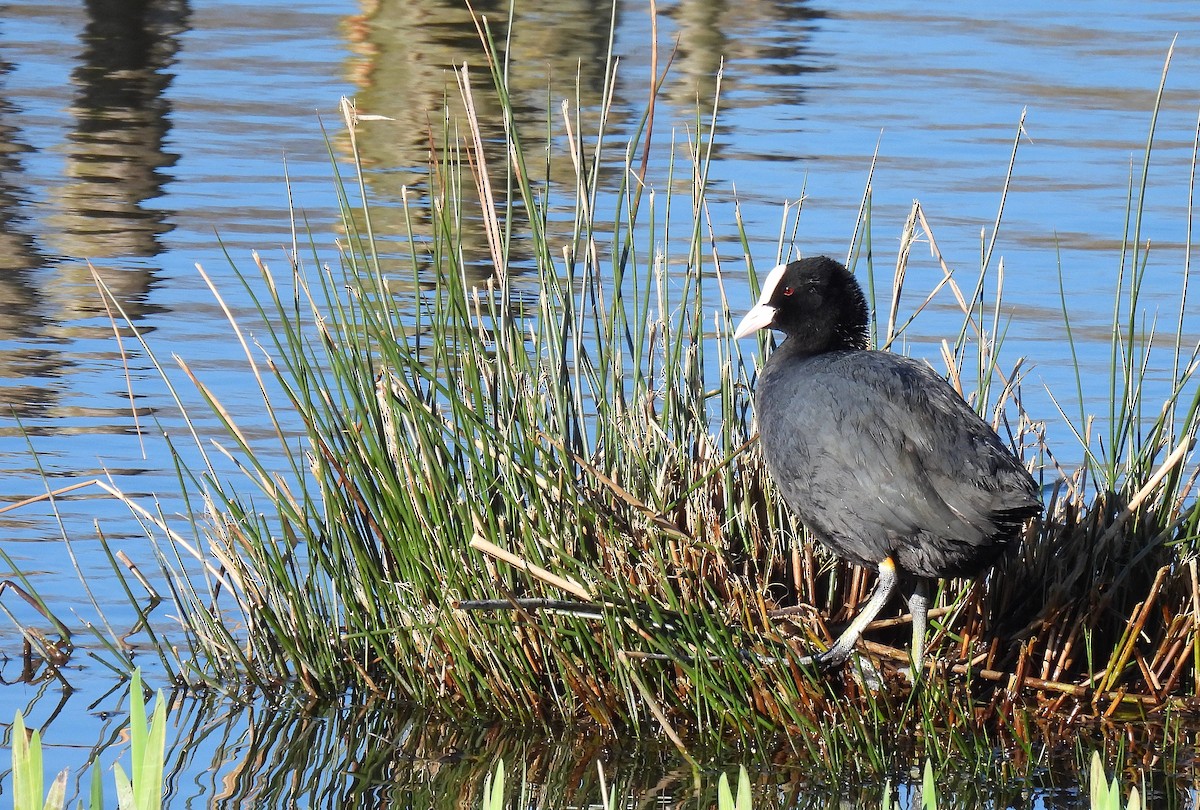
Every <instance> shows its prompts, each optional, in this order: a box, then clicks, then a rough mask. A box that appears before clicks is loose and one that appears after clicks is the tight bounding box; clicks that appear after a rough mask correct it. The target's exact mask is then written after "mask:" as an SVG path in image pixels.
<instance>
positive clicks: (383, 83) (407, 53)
mask: <svg viewBox="0 0 1200 810" xmlns="http://www.w3.org/2000/svg"><path fill="white" fill-rule="evenodd" d="M475 8H476V11H477V13H478V14H479V15H480V16H483V17H486V18H487V20H488V23H489V25H490V26H491V29H492V33H493V37H494V40H495V41H496V43H497V45H498V46H499V47H501V48H504V47H506V46H507V47H508V49H509V50H508V54H507V56H508V59H509V76H510V91H511V95H512V97H513V101H514V107H515V109H516V112H517V121H516V125H517V127H518V128H519V131H520V133H521V135H522V139H523V143H524V145H525V148H526V157H527V159H528V161H529V165H530V166H531V167H532V168H534V169H536V170H538V171H541V170H542V167H544V166H545V154H546V153H545V148H546V134H547V121H548V120H549V124H550V131H551V137H552V138H554V139H555V141H556V143H555V148H554V150H553V154H552V163H551V165H550V168H549V175H548V176H549V179H550V180H551V181H552V182H554V183H556V184H559V185H560V187H565V189H568V190H570V189H573V188H574V184H575V174H574V168H573V166H572V164H571V161H570V159H569V157H568V156H567V152H566V150H565V138H566V129H565V125H564V123H563V116H562V112H561V103H562V100H563V99H567V100H568V101H569V102H570V105H571V108H572V115H575V114H576V112H575V108H576V106H577V105H578V107H580V108H582V111H583V119H582V121H581V122H579V123H578V130H577V132H576V135H577V137H578V136H581V137H582V138H583V139H584V143H585V145H586V146H585V149H590V148H591V143H592V141H593V139H594V137H595V133H596V132H597V130H598V110H599V109H600V108H601V106H602V103H603V90H604V79H605V66H606V56H607V51H608V47H609V26H610V17H609V9H608V7H607V4H601V6H597V5H596V4H595V3H593V2H588V0H549V2H544V3H539V4H518V7H517V11H516V15H515V19H514V22H513V27H512V32H511V40H508V39H507V36H508V31H507V22H508V4H507V3H502V2H498V0H483V2H481V3H476V4H475ZM659 8H660V10H661V13H662V14H663V18H662V19H661V20H660V26H659V28H660V32H659V38H660V44H659V48H660V60H659V69H660V70H661V69H663V68H664V67H665V66H666V63H667V60H668V57H669V56H670V55H671V54H672V53H674V62H673V65H672V68H671V73H670V74H669V76H668V81H667V83H666V85H664V90H663V95H662V99H663V100H664V101H666V102H667V103H668V104H671V105H675V107H676V109H674V110H671V111H670V112H669V113H660V117H659V119H658V123H657V126H658V128H659V132H658V133H657V134H656V136H655V141H654V158H653V159H654V160H656V161H661V160H663V159H665V155H666V153H667V150H668V149H669V148H670V144H671V140H672V137H671V133H670V129H671V128H672V127H675V126H677V125H678V124H679V121H680V113H681V112H682V120H683V121H684V122H690V121H692V120H694V114H695V111H696V105H697V103H699V104H700V108H701V109H702V110H707V109H709V108H710V107H711V102H712V95H713V92H714V90H715V76H716V73H717V70H718V68H719V67H720V64H721V59H722V57H724V58H725V59H726V61H727V62H728V61H729V60H731V59H734V60H737V61H738V63H739V66H738V70H737V74H738V75H737V77H736V78H732V79H731V78H730V77H729V76H728V75H727V78H726V80H725V91H726V92H727V93H728V92H729V91H730V89H731V88H733V89H736V88H737V86H738V84H739V83H740V82H748V83H749V84H754V83H755V80H754V78H753V77H755V76H756V75H759V74H761V75H763V76H765V77H766V78H765V81H764V82H763V84H764V85H767V84H771V83H772V81H771V79H772V77H773V76H776V75H779V74H788V73H792V72H800V71H804V70H811V69H813V68H812V67H811V65H806V64H805V62H804V60H803V59H802V58H801V57H802V54H803V51H804V48H805V43H806V42H807V39H808V36H807V32H808V28H809V27H811V24H812V20H813V18H814V17H815V16H816V14H817V12H814V11H813V10H811V9H809V8H808V6H807V5H806V0H746V2H739V3H729V2H720V1H718V0H680V2H676V3H671V2H662V3H660V4H659ZM617 15H618V28H619V30H620V31H621V32H622V36H621V43H620V47H621V48H623V49H624V50H625V51H628V53H626V54H624V55H622V60H623V61H622V64H621V66H620V68H619V72H620V77H619V80H618V83H617V88H616V97H615V98H614V99H613V104H612V113H611V114H610V116H609V120H608V122H607V123H606V126H605V133H606V142H607V145H608V157H609V159H610V160H612V161H613V165H612V167H611V170H610V171H608V172H607V173H606V174H605V177H604V180H602V183H601V185H602V187H603V188H606V189H613V188H616V187H617V186H618V185H619V184H621V183H623V182H625V181H626V180H627V178H625V177H624V174H623V172H622V170H621V167H620V165H619V162H620V161H621V159H622V158H623V155H624V151H625V145H626V143H627V141H628V138H629V137H630V136H631V135H632V128H633V127H634V126H636V125H637V123H638V121H639V120H640V117H641V113H642V111H643V110H644V108H645V106H646V104H647V100H648V94H649V83H650V82H649V72H648V71H649V62H650V59H649V55H648V54H649V52H650V48H651V44H652V43H651V42H650V19H649V16H648V8H647V7H646V6H645V5H644V4H640V3H639V4H634V5H631V4H629V3H628V2H619V3H618V12H617ZM764 25H765V26H768V27H772V28H777V29H778V30H779V32H780V34H779V37H778V38H776V39H771V38H768V37H762V36H746V37H739V36H738V32H739V31H742V30H757V29H760V28H762V27H763V26H764ZM349 30H350V32H351V33H350V37H351V42H352V47H353V48H354V49H355V50H356V52H357V53H358V55H359V61H358V62H357V63H356V67H355V72H354V75H353V79H354V80H355V82H356V84H358V86H359V88H360V90H359V92H358V95H357V103H358V109H359V111H360V112H363V113H370V114H375V115H384V116H388V117H391V118H393V119H395V120H394V121H391V122H377V121H372V122H370V124H369V125H365V126H362V127H360V131H359V148H360V152H361V155H362V158H363V162H364V165H365V166H366V167H367V170H368V182H369V183H370V186H371V188H372V190H373V192H374V201H375V203H376V207H375V208H374V209H373V217H374V218H375V221H376V225H377V226H380V227H377V232H379V233H385V234H390V235H396V236H397V237H399V238H400V239H401V240H402V241H403V240H405V239H406V238H407V234H408V227H407V223H406V221H405V215H404V211H403V208H402V206H401V199H402V188H403V187H407V188H408V189H409V200H410V201H411V200H414V199H416V200H420V201H421V205H418V206H413V207H410V210H409V214H410V215H419V216H420V217H423V218H420V219H417V220H415V221H414V222H413V230H414V231H415V234H414V236H416V237H417V238H419V239H428V238H429V236H430V233H431V232H432V228H433V226H432V224H431V223H430V222H429V220H428V217H427V216H426V215H425V212H424V211H423V210H422V208H423V205H424V202H425V199H426V198H428V196H429V193H430V189H429V187H428V180H429V178H428V163H429V156H430V152H431V146H432V148H433V150H434V152H435V153H440V151H441V149H442V147H443V143H442V133H443V117H442V116H443V110H444V109H445V108H447V107H448V108H449V110H450V115H451V118H450V121H451V127H452V131H453V132H454V133H455V136H456V137H457V138H458V139H459V141H460V142H461V141H462V140H463V139H465V137H466V117H465V115H464V114H463V112H462V106H463V105H462V100H461V98H460V93H459V89H458V86H457V84H456V81H455V76H454V74H453V73H452V72H451V70H450V69H451V68H452V67H455V66H458V67H461V66H462V65H463V64H464V63H466V64H468V65H470V68H471V76H472V79H473V87H474V91H475V92H474V101H475V106H476V110H477V113H478V119H479V122H480V127H481V129H482V130H483V132H482V134H483V137H484V139H485V147H486V146H490V147H491V151H490V153H489V155H488V161H489V169H490V172H491V177H492V180H493V186H494V187H495V188H498V189H503V188H504V183H505V174H504V167H505V161H506V160H507V155H506V154H505V152H504V139H503V130H502V126H501V124H502V117H501V114H500V110H499V107H498V105H497V103H496V100H495V94H494V91H493V90H492V89H491V81H490V75H489V73H488V70H487V65H486V63H485V60H484V56H483V52H482V47H481V45H480V42H479V36H478V34H477V32H476V28H475V22H474V21H473V19H472V18H471V15H470V12H469V11H468V9H467V8H466V5H465V4H464V3H462V2H460V0H406V2H400V1H399V0H377V2H375V3H372V4H369V5H368V8H367V10H366V11H365V12H364V14H362V15H361V16H359V17H356V18H354V20H353V22H352V24H351V25H350V26H349ZM577 79H578V84H577ZM577 88H578V89H577ZM755 98H756V99H757V101H755V102H752V103H781V102H782V103H787V100H786V99H779V98H778V97H775V96H773V95H771V94H768V93H760V94H756V95H755ZM793 101H794V103H797V104H799V103H800V102H801V99H800V98H799V97H797V98H795V99H793ZM572 123H573V126H574V125H575V122H574V121H573V122H572ZM719 145H720V141H719V140H718V148H719ZM635 159H636V158H635ZM465 163H466V161H465V159H464V164H465ZM681 176H683V177H685V176H686V172H684V173H682V175H681ZM535 179H538V180H542V179H545V178H544V177H537V178H535ZM681 182H686V179H685V180H681ZM465 186H466V188H464V189H463V196H464V197H465V198H466V201H467V210H468V211H470V210H475V211H478V210H479V209H478V205H479V202H478V197H477V195H476V193H475V189H474V187H473V184H472V181H471V179H470V177H469V175H468V176H467V177H466V178H465ZM685 196H686V195H685ZM571 199H573V194H572V193H570V192H569V191H568V192H567V193H564V194H559V195H555V196H554V197H553V198H552V200H551V202H552V203H553V202H558V203H559V204H566V203H567V202H569V201H570V200H571ZM556 214H558V215H559V217H556ZM556 218H558V219H560V220H561V221H562V222H564V223H568V224H564V225H562V226H561V227H563V228H567V227H569V223H570V222H571V221H572V219H573V210H562V211H558V212H555V211H553V210H552V211H551V223H550V224H549V227H550V229H551V231H552V232H553V230H554V228H555V219H556ZM601 219H603V218H601ZM477 224H478V223H477ZM518 232H519V231H518ZM464 237H465V239H466V240H468V242H467V244H465V245H464V246H463V251H464V254H465V255H466V256H467V258H468V262H469V263H471V262H472V261H473V260H474V262H476V270H477V272H478V274H479V275H480V276H482V275H486V274H487V273H488V272H489V271H490V269H491V267H490V262H489V261H488V256H489V253H488V250H487V244H486V239H485V238H484V229H483V227H482V224H478V227H468V228H467V229H466V231H465V233H464ZM519 249H520V246H517V250H518V252H519ZM405 253H406V251H401V254H402V255H403V254H405Z"/></svg>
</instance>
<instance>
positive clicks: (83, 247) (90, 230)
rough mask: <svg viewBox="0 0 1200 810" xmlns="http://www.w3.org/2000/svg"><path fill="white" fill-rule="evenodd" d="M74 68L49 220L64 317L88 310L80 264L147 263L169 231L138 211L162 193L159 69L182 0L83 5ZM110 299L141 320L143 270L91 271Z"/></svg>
mask: <svg viewBox="0 0 1200 810" xmlns="http://www.w3.org/2000/svg"><path fill="white" fill-rule="evenodd" d="M85 6H86V10H87V13H88V22H87V26H86V28H85V30H84V32H83V35H82V40H83V51H82V53H81V54H80V62H79V64H78V66H77V67H76V68H75V70H73V71H72V73H71V81H72V85H73V86H74V88H75V99H74V103H73V104H72V105H71V108H70V111H71V113H72V115H73V116H74V119H75V127H74V130H73V131H72V132H71V133H70V134H69V135H68V137H67V145H66V153H67V168H66V173H67V181H66V182H64V183H63V184H62V185H61V186H59V187H58V189H57V194H56V198H55V203H56V205H57V208H58V213H57V214H56V215H55V216H54V217H53V218H52V219H51V222H50V224H51V225H52V228H51V230H52V232H53V233H54V241H55V245H54V247H55V248H56V249H57V251H58V252H59V253H60V254H62V255H63V256H66V257H70V258H71V259H72V260H73V261H70V262H69V263H67V264H64V265H63V266H62V267H61V268H60V272H61V277H62V282H63V288H62V292H63V293H64V295H62V296H61V297H60V299H59V300H58V302H57V303H58V305H59V308H60V309H61V311H62V318H63V320H68V319H71V318H73V317H76V316H77V315H78V314H87V313H90V312H94V311H97V305H98V304H97V302H96V301H95V296H94V294H88V293H87V292H86V291H85V288H92V289H94V285H93V284H92V281H91V278H90V275H89V273H88V270H87V266H86V264H84V263H83V262H82V261H81V260H83V259H91V260H93V262H96V261H97V260H103V259H128V258H150V257H154V256H157V255H158V254H159V253H160V252H161V246H160V245H159V237H160V236H161V234H163V233H165V232H166V231H168V230H170V226H169V225H167V223H166V218H167V213H168V212H166V211H162V210H155V209H152V208H147V207H145V203H146V202H147V201H148V200H152V199H154V198H156V197H159V196H161V194H162V187H163V184H164V182H165V181H166V180H167V179H169V177H168V176H167V175H164V174H163V173H162V172H161V171H160V170H161V169H162V168H164V167H167V166H170V165H172V164H174V162H175V160H176V155H174V154H171V153H169V152H167V151H166V150H165V148H164V147H165V140H166V135H167V132H168V130H169V129H170V124H169V120H168V113H169V112H170V103H169V101H168V100H167V98H166V95H165V92H166V89H167V87H168V86H169V85H170V83H171V80H172V79H173V74H172V73H170V72H169V70H168V68H170V66H171V65H172V63H173V62H174V60H175V54H176V52H177V51H178V49H179V39H178V38H179V35H180V34H181V33H183V31H184V30H185V28H186V21H187V16H188V3H187V0H87V2H86V3H85ZM97 269H99V270H100V271H101V274H102V275H103V277H104V279H105V281H106V282H107V283H108V284H109V285H110V287H111V288H112V290H113V292H114V293H115V294H116V295H117V297H118V299H120V300H121V301H122V302H124V303H125V304H126V305H127V306H130V307H132V312H131V313H130V314H132V315H135V316H136V315H139V314H142V313H143V312H144V311H145V310H144V302H145V297H146V293H147V292H148V290H149V287H150V286H151V284H152V283H153V280H154V272H153V271H152V270H150V269H148V268H146V267H145V266H144V265H143V266H142V267H140V268H139V269H132V268H129V267H125V268H120V269H118V268H115V267H98V268H97Z"/></svg>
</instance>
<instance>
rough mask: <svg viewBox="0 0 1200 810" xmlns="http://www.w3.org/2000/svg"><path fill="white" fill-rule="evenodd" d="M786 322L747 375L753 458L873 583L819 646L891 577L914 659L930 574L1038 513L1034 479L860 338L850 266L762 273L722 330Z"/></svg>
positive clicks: (917, 375)
mask: <svg viewBox="0 0 1200 810" xmlns="http://www.w3.org/2000/svg"><path fill="white" fill-rule="evenodd" d="M768 327H769V328H771V329H777V330H779V331H781V332H783V333H784V334H785V335H786V339H785V340H784V341H783V343H782V344H781V345H780V346H779V347H778V348H777V349H775V351H774V352H773V353H772V354H771V356H770V358H769V359H768V360H767V363H766V365H765V366H764V367H763V369H762V371H761V372H759V375H758V383H757V390H756V392H755V397H754V408H755V412H756V415H757V417H758V429H759V433H760V437H761V438H760V442H761V444H762V452H763V457H764V458H765V459H766V463H767V468H768V469H769V470H770V472H771V476H772V478H773V479H774V480H775V484H776V485H777V486H778V488H779V490H780V492H781V493H782V494H783V498H784V500H785V501H786V502H787V504H788V506H790V507H791V508H792V510H793V511H795V513H796V514H797V515H798V516H799V518H800V520H801V522H802V523H803V524H804V525H805V526H806V527H807V528H808V530H809V531H810V532H811V533H812V534H813V536H815V537H816V538H817V539H818V540H820V541H821V542H822V543H824V544H825V545H826V546H827V547H828V548H829V549H830V550H831V551H833V553H834V554H836V555H838V556H839V557H843V558H845V559H847V560H850V561H852V562H854V563H857V564H858V565H862V566H869V567H872V568H876V569H878V571H879V584H878V585H877V586H876V588H875V593H874V594H873V595H872V596H871V598H870V600H869V601H868V602H867V603H866V605H864V606H863V609H862V610H861V611H860V612H859V614H858V615H857V616H856V617H855V619H854V620H853V621H852V622H851V623H850V626H849V627H847V628H846V630H845V631H844V632H843V633H842V634H841V636H839V637H838V639H837V641H836V642H835V643H834V644H833V646H832V647H830V648H829V650H828V651H826V652H824V653H822V654H821V655H819V656H817V657H816V661H817V663H818V664H819V665H821V666H822V667H833V666H838V665H840V664H842V663H843V662H844V661H845V660H846V659H847V657H848V656H849V655H850V651H851V650H852V649H853V648H854V645H855V644H856V643H857V641H858V639H859V637H860V636H861V635H862V632H863V629H864V628H865V627H866V626H867V625H868V624H870V622H871V621H872V620H873V619H874V618H875V616H876V614H878V613H879V610H880V608H882V607H883V605H884V604H885V603H886V602H887V601H888V598H889V597H890V596H891V595H892V592H893V591H894V590H895V588H896V587H897V585H898V584H901V583H903V585H902V587H904V589H905V590H904V592H905V593H906V594H907V595H908V606H909V610H910V612H911V613H912V617H913V641H912V660H913V674H914V676H915V675H916V674H917V673H920V672H921V668H922V664H923V660H924V649H925V626H926V619H927V611H928V602H929V584H930V581H931V580H936V579H939V578H942V577H969V576H974V575H976V574H978V573H980V572H981V571H983V570H985V569H986V568H987V567H988V566H990V565H991V564H992V563H993V562H994V561H995V559H996V557H997V556H998V555H999V554H1000V553H1001V552H1002V551H1003V550H1004V548H1005V547H1006V546H1007V545H1008V544H1009V543H1010V542H1012V541H1013V540H1014V538H1016V536H1017V535H1018V533H1019V532H1020V531H1021V528H1022V526H1023V524H1024V523H1025V521H1026V520H1028V519H1029V518H1031V517H1034V516H1035V515H1038V514H1040V513H1041V510H1042V503H1041V500H1040V498H1039V491H1038V487H1037V484H1036V483H1035V482H1034V480H1033V478H1032V476H1030V474H1029V472H1028V471H1026V469H1025V468H1024V466H1022V464H1021V463H1020V462H1019V461H1018V460H1017V459H1016V458H1015V457H1014V455H1013V453H1012V451H1011V450H1009V449H1008V448H1007V447H1006V446H1005V445H1004V444H1003V443H1002V442H1001V441H1000V438H999V437H998V436H997V435H996V433H995V431H993V430H992V428H991V427H990V426H989V425H988V424H987V423H986V422H984V421H983V420H982V419H980V418H979V416H977V415H976V414H975V412H974V411H972V410H971V408H970V407H969V406H968V405H967V404H966V403H965V402H964V401H963V399H962V397H960V396H959V395H958V393H957V392H956V391H955V390H954V389H953V388H951V387H950V385H949V384H948V383H947V382H946V381H945V380H943V379H942V378H941V377H939V376H938V375H937V374H936V373H934V371H933V370H932V369H930V368H929V367H928V366H926V365H924V364H922V363H919V362H917V361H915V360H911V359H909V358H907V357H902V356H900V355H897V354H892V353H891V352H886V351H871V350H869V349H868V348H867V344H868V330H867V304H866V299H865V298H864V297H863V292H862V289H861V288H860V287H859V286H858V283H857V282H856V281H855V280H854V276H853V275H851V274H850V272H849V271H848V270H847V269H846V268H845V267H843V266H842V265H841V264H840V263H838V262H836V261H834V260H833V259H830V258H827V257H824V256H818V257H813V258H807V259H802V260H800V261H795V262H792V263H790V264H786V265H780V266H779V267H776V268H774V269H773V270H771V272H770V273H768V274H767V277H766V280H765V281H764V282H763V289H762V297H761V298H760V299H759V301H758V303H757V304H756V305H755V306H754V307H753V308H752V309H751V310H750V311H749V312H747V313H746V316H745V317H744V318H742V321H741V323H740V324H738V327H737V331H736V332H735V337H737V338H743V337H746V336H747V335H750V334H752V333H754V332H756V331H758V330H759V329H764V328H768Z"/></svg>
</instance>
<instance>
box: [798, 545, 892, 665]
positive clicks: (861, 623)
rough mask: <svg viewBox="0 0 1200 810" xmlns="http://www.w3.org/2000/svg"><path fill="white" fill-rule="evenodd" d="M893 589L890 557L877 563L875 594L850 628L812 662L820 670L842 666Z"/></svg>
mask: <svg viewBox="0 0 1200 810" xmlns="http://www.w3.org/2000/svg"><path fill="white" fill-rule="evenodd" d="M895 589H896V561H895V560H893V559H892V558H891V557H884V558H883V562H881V563H879V583H878V584H877V585H876V586H875V593H873V594H871V598H870V599H868V600H867V603H866V604H865V605H863V609H862V610H860V611H859V613H858V615H857V616H855V617H854V620H853V621H852V622H850V626H849V627H847V628H846V629H845V630H844V631H842V634H841V635H840V636H838V638H837V641H835V642H833V646H832V647H830V648H829V649H828V650H826V651H825V652H823V653H821V654H820V655H818V656H814V657H813V659H812V660H813V661H815V662H816V663H817V665H818V666H819V667H821V668H822V669H832V668H833V667H838V666H841V665H842V664H844V663H845V662H846V659H847V658H849V657H850V652H851V650H853V649H854V645H855V644H857V643H858V639H859V637H861V636H862V634H863V630H865V629H866V627H867V625H868V624H870V623H871V622H873V621H875V617H876V616H877V615H879V611H880V610H882V609H883V606H884V605H885V604H887V600H888V599H889V598H891V595H892V591H894V590H895Z"/></svg>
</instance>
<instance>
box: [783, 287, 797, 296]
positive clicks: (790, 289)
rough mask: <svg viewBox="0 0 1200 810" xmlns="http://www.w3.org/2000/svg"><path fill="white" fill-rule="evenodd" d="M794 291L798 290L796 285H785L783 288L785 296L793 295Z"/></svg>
mask: <svg viewBox="0 0 1200 810" xmlns="http://www.w3.org/2000/svg"><path fill="white" fill-rule="evenodd" d="M794 292H796V288H795V287H784V288H783V296H784V298H787V297H788V296H790V295H792V293H794Z"/></svg>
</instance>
